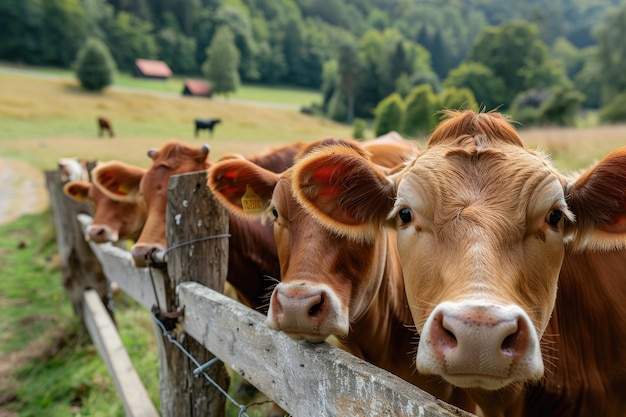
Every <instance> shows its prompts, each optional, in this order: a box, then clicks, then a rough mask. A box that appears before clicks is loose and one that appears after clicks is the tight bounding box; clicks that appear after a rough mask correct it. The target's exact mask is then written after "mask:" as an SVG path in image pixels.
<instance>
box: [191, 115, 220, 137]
mask: <svg viewBox="0 0 626 417" xmlns="http://www.w3.org/2000/svg"><path fill="white" fill-rule="evenodd" d="M221 122H222V119H196V120H194V123H195V126H196V131H195V133H196V137H198V133H199V132H200V131H201V130H203V129H206V130H208V131H209V133H210V134H211V137H213V129H214V128H215V125H216V124H218V123H221Z"/></svg>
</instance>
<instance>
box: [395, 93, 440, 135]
mask: <svg viewBox="0 0 626 417" xmlns="http://www.w3.org/2000/svg"><path fill="white" fill-rule="evenodd" d="M438 103H439V101H438V99H437V96H436V95H435V93H434V92H433V89H432V87H431V86H430V84H422V85H419V86H417V87H414V88H413V89H412V90H411V93H410V94H409V96H408V97H407V98H406V111H405V116H404V122H403V126H402V129H401V131H402V132H403V133H405V134H407V135H410V136H415V135H417V134H419V133H426V132H428V131H430V130H431V129H432V128H434V127H435V125H436V124H437V118H436V115H435V113H436V112H437V110H438V107H439V104H438Z"/></svg>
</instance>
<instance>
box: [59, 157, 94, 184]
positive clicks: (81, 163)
mask: <svg viewBox="0 0 626 417" xmlns="http://www.w3.org/2000/svg"><path fill="white" fill-rule="evenodd" d="M87 164H88V161H86V160H84V159H78V158H59V159H58V160H57V166H58V167H59V170H61V181H89V169H88V168H87Z"/></svg>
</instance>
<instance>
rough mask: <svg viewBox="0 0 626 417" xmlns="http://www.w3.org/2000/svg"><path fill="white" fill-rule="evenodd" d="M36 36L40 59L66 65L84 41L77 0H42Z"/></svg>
mask: <svg viewBox="0 0 626 417" xmlns="http://www.w3.org/2000/svg"><path fill="white" fill-rule="evenodd" d="M42 6H43V13H44V18H43V21H42V23H43V26H42V32H43V33H42V36H41V40H40V47H41V51H39V52H40V53H41V55H42V62H43V63H45V64H48V65H56V66H60V67H68V66H70V65H71V64H72V61H73V60H74V58H75V57H76V53H77V52H78V50H79V49H80V47H81V44H82V43H83V42H84V41H85V37H86V33H87V28H86V25H85V12H84V9H83V7H82V5H81V3H80V1H79V0H46V1H43V2H42Z"/></svg>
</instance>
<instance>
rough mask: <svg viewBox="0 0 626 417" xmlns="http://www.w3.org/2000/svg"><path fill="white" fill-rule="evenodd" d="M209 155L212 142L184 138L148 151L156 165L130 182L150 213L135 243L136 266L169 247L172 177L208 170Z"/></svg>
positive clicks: (146, 263)
mask: <svg viewBox="0 0 626 417" xmlns="http://www.w3.org/2000/svg"><path fill="white" fill-rule="evenodd" d="M208 156H209V146H208V145H202V146H200V147H192V146H189V145H187V144H185V143H182V142H178V141H169V142H167V143H165V144H164V145H163V146H162V147H161V148H160V149H158V150H157V149H150V150H149V151H148V157H150V158H151V159H152V161H153V162H152V166H151V167H150V168H148V170H147V171H145V173H144V174H143V175H142V176H141V178H137V177H134V178H133V179H132V180H131V179H130V178H129V180H131V182H132V184H129V186H131V185H132V187H133V188H132V192H133V193H135V194H141V196H142V198H143V199H144V201H145V204H146V209H147V213H148V214H147V218H146V223H145V225H144V228H143V231H142V232H141V235H140V236H139V238H138V239H137V242H136V243H135V244H134V245H133V246H132V247H131V253H132V255H133V259H134V261H135V265H136V266H138V267H146V266H148V257H149V256H150V255H151V253H152V252H154V251H158V250H164V249H165V248H166V247H167V240H166V236H165V211H166V208H167V188H168V184H169V179H170V177H171V176H172V175H176V174H183V173H189V172H196V171H204V170H206V169H207V168H208V167H209V161H208V160H207V158H208ZM122 178H123V176H122ZM120 179H121V178H120ZM137 179H139V182H137V181H136V180H137Z"/></svg>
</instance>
